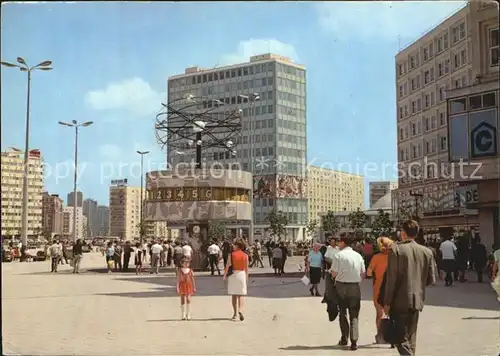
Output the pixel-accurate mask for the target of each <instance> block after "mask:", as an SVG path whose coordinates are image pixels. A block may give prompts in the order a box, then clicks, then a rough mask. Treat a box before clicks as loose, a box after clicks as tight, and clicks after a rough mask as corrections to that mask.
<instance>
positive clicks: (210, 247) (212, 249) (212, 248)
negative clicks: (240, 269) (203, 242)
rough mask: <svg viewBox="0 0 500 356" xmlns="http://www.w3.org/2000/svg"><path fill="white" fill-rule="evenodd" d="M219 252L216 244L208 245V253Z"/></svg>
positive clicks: (216, 253) (215, 253) (214, 253)
mask: <svg viewBox="0 0 500 356" xmlns="http://www.w3.org/2000/svg"><path fill="white" fill-rule="evenodd" d="M219 253H220V248H219V246H217V245H216V244H211V245H210V246H208V254H209V255H218V254H219Z"/></svg>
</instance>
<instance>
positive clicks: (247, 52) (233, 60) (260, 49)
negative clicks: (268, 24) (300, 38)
mask: <svg viewBox="0 0 500 356" xmlns="http://www.w3.org/2000/svg"><path fill="white" fill-rule="evenodd" d="M265 53H274V54H279V55H281V56H284V57H288V58H290V59H292V60H294V61H298V55H297V51H296V50H295V47H294V46H293V45H291V44H287V43H283V42H281V41H278V40H276V39H250V40H248V41H240V43H239V45H238V49H237V50H236V51H235V52H234V53H228V54H226V55H224V56H222V58H221V63H219V64H220V65H230V64H237V63H244V62H248V59H249V58H250V57H251V56H256V55H259V54H265Z"/></svg>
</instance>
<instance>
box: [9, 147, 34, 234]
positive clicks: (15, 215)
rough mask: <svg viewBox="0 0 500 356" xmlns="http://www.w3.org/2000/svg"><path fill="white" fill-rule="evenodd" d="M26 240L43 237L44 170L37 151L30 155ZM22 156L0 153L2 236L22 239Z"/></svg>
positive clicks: (19, 153) (15, 151) (14, 150)
mask: <svg viewBox="0 0 500 356" xmlns="http://www.w3.org/2000/svg"><path fill="white" fill-rule="evenodd" d="M29 154H30V157H29V174H28V237H31V238H36V237H38V236H42V234H43V231H42V207H43V190H44V189H43V188H44V187H43V167H42V159H41V157H40V151H38V150H30V152H29ZM23 177H24V155H23V152H22V151H19V150H17V149H10V150H8V151H5V152H2V153H1V182H2V184H1V191H2V197H1V207H2V209H1V210H2V236H9V237H16V236H20V235H21V225H22V223H21V217H22V204H23Z"/></svg>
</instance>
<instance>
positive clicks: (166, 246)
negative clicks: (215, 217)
mask: <svg viewBox="0 0 500 356" xmlns="http://www.w3.org/2000/svg"><path fill="white" fill-rule="evenodd" d="M419 229H420V228H419V225H418V223H417V222H416V221H413V220H409V221H406V222H405V223H404V224H403V225H402V230H401V235H400V239H397V240H396V239H394V240H393V239H391V238H389V237H385V236H381V237H379V238H378V239H376V240H373V239H365V240H362V241H359V240H358V239H356V238H355V236H353V235H351V234H340V235H339V236H333V235H330V236H327V240H328V245H323V244H320V243H317V242H309V243H301V244H300V245H299V244H298V245H297V246H293V247H291V246H290V245H289V244H287V243H285V242H278V243H277V242H273V241H267V242H265V243H264V242H261V241H259V240H255V241H254V242H253V243H252V244H248V243H247V241H246V239H245V238H236V239H224V240H222V241H217V240H212V241H210V242H209V243H208V244H206V245H204V246H202V252H203V255H204V256H206V259H202V264H201V268H202V269H209V270H210V272H211V275H212V276H215V272H217V275H219V276H222V277H223V280H224V281H226V288H227V293H228V295H230V296H231V306H232V309H233V314H232V320H235V321H236V320H240V321H243V320H244V319H245V316H244V304H245V303H244V301H245V296H246V295H247V293H248V277H249V273H248V270H249V267H254V266H255V267H260V268H263V267H264V262H263V255H262V252H263V249H265V251H266V252H267V256H268V263H269V267H271V268H272V269H273V270H274V275H275V276H282V275H283V274H284V273H285V265H286V261H287V259H288V256H289V255H290V254H291V251H290V250H291V249H292V248H295V250H297V249H298V250H299V251H306V252H305V253H304V255H305V257H304V262H305V276H304V278H302V282H303V283H304V284H306V285H307V286H308V287H309V292H310V294H311V296H315V297H319V296H322V294H321V292H320V287H319V286H320V282H321V280H322V279H324V280H325V288H324V294H323V299H322V303H324V304H326V310H327V313H328V316H329V320H330V321H334V320H335V319H337V318H338V320H339V325H340V332H341V338H340V340H339V342H338V344H339V345H341V346H346V347H347V346H349V344H350V349H351V350H357V349H358V339H359V333H360V330H359V314H360V308H361V297H362V296H361V289H360V283H361V282H362V280H363V279H365V278H368V279H372V282H373V288H372V295H371V299H372V301H373V305H374V309H375V315H376V317H375V326H376V330H377V333H376V334H375V335H374V340H375V343H378V344H388V345H390V347H393V348H396V349H397V350H398V351H399V353H400V355H415V352H416V345H417V327H418V322H419V314H420V312H421V311H422V310H423V309H424V305H425V298H426V288H427V287H428V286H431V285H435V284H436V280H438V279H439V280H444V285H445V286H447V287H451V286H452V285H453V283H454V282H455V281H459V282H461V283H465V282H467V278H466V275H467V274H466V272H467V271H468V270H473V271H475V273H476V274H477V282H479V283H481V282H483V280H484V274H485V273H486V274H487V275H488V277H489V278H490V279H491V281H492V286H493V288H494V289H495V291H496V292H497V294H498V300H499V301H500V273H498V270H499V264H500V249H498V248H495V247H496V246H494V253H493V254H492V256H490V257H488V255H487V251H486V247H485V246H484V245H483V244H482V243H481V238H480V236H479V234H475V235H474V236H473V237H471V238H469V239H467V238H464V237H458V238H455V239H453V238H452V237H451V236H446V237H443V238H442V240H441V241H437V240H430V241H423V240H420V239H419V236H420V234H419ZM69 246H71V244H69V243H68V242H67V241H63V242H60V241H58V240H54V241H53V242H52V244H51V245H50V246H49V247H48V254H49V255H50V257H51V271H52V272H54V273H57V269H58V265H59V264H64V263H68V247H69ZM71 247H72V258H71V259H70V261H71V263H72V266H73V273H79V272H80V262H81V259H82V256H83V253H82V252H83V243H82V241H81V240H77V241H76V243H74V244H73V245H72V246H71ZM101 252H102V254H103V256H104V257H105V260H106V266H107V269H108V272H109V273H112V272H113V271H127V270H129V266H130V260H131V257H132V254H134V267H135V272H136V274H142V273H143V271H144V269H143V265H144V264H146V263H148V262H149V264H150V266H151V269H150V273H151V274H158V272H159V269H160V267H175V273H176V290H177V293H178V295H179V297H180V306H181V319H182V320H190V319H191V303H192V298H193V296H194V294H195V293H196V282H195V274H194V271H193V269H192V261H193V254H194V251H193V248H192V246H190V244H189V243H188V242H187V241H170V240H164V241H161V240H154V239H153V240H151V241H148V242H146V243H143V244H141V243H139V242H131V241H126V242H121V241H109V242H107V243H105V244H104V245H103V246H102V248H101ZM221 263H222V266H223V268H222V269H221V268H220V267H219V266H220V264H221Z"/></svg>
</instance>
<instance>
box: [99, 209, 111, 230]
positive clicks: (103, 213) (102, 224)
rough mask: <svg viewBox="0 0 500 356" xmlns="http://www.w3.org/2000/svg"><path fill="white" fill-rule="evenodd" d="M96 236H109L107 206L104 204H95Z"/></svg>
mask: <svg viewBox="0 0 500 356" xmlns="http://www.w3.org/2000/svg"><path fill="white" fill-rule="evenodd" d="M97 221H98V223H97V226H98V233H97V235H98V236H109V208H108V207H107V206H105V205H98V206H97Z"/></svg>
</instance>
